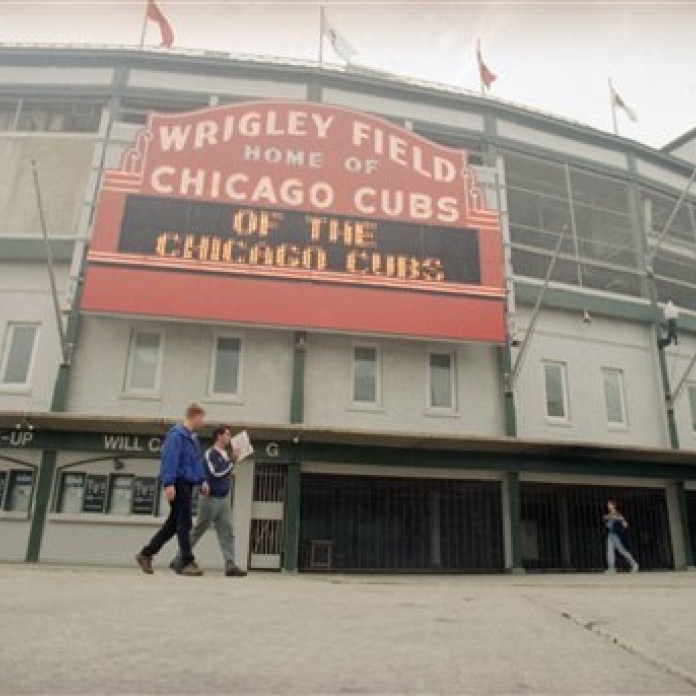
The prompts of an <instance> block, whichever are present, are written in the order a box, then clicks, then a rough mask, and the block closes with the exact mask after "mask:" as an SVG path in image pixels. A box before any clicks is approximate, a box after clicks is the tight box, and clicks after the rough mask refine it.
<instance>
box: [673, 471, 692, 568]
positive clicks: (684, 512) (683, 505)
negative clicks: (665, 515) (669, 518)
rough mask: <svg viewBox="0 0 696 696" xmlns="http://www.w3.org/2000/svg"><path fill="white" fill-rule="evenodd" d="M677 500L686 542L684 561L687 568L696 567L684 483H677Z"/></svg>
mask: <svg viewBox="0 0 696 696" xmlns="http://www.w3.org/2000/svg"><path fill="white" fill-rule="evenodd" d="M676 486H677V500H678V502H679V519H680V521H681V533H682V538H683V540H684V561H685V565H686V567H687V568H693V567H694V566H695V565H696V562H695V560H694V538H693V535H692V533H691V525H690V524H689V501H688V499H687V493H686V486H685V485H684V481H677V482H676Z"/></svg>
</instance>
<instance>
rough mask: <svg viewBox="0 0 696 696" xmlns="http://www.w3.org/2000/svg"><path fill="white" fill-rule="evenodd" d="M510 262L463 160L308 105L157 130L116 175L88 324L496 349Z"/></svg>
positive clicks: (109, 185)
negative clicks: (239, 327) (173, 325)
mask: <svg viewBox="0 0 696 696" xmlns="http://www.w3.org/2000/svg"><path fill="white" fill-rule="evenodd" d="M502 258H503V255H502V244H501V235H500V227H499V220H498V215H497V214H496V213H495V212H493V211H491V210H488V209H487V208H486V206H485V202H484V199H483V196H482V193H481V191H480V190H479V188H478V185H477V182H476V178H475V176H474V173H473V172H472V170H471V169H470V168H469V167H468V164H467V157H466V152H464V151H462V150H453V149H450V148H445V147H441V146H439V145H436V144H434V143H431V142H429V141H427V140H425V139H423V138H421V137H420V136H418V135H415V134H414V133H412V132H410V131H408V130H404V129H402V128H399V127H397V126H395V125H393V124H391V123H388V122H386V121H384V120H382V119H379V118H375V117H374V116H370V115H367V114H364V113H359V112H356V111H351V110H348V109H343V108H337V107H333V106H327V105H320V104H312V103H309V102H270V101H269V102H251V103H242V104H234V105H229V106H223V107H218V108H212V109H205V110H202V111H196V112H192V113H186V114H157V113H153V114H150V116H149V118H148V123H147V126H146V127H145V128H144V129H143V130H141V131H140V132H139V133H138V135H137V137H136V141H135V143H134V145H133V147H131V148H129V149H128V150H127V151H126V152H125V154H124V156H123V161H122V165H121V169H118V170H107V171H106V173H105V177H104V185H103V188H102V191H101V193H100V197H99V201H98V204H97V210H96V215H95V221H94V230H93V235H92V242H91V246H90V253H89V257H88V260H89V265H88V271H87V279H86V285H85V294H84V299H83V307H84V309H85V311H89V312H94V313H118V314H132V315H147V316H158V317H177V318H182V319H189V320H198V321H205V322H225V323H235V324H254V325H260V326H279V327H286V328H297V329H307V330H311V329H315V330H326V331H345V332H357V333H375V334H384V335H405V336H413V337H422V338H435V339H456V340H473V341H495V342H500V341H503V340H504V308H503V303H504V278H503V263H502Z"/></svg>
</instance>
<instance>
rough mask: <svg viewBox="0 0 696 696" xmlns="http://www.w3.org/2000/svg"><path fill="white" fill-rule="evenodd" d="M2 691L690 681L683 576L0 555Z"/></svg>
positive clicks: (693, 657) (612, 685) (694, 613)
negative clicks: (374, 570) (179, 564)
mask: <svg viewBox="0 0 696 696" xmlns="http://www.w3.org/2000/svg"><path fill="white" fill-rule="evenodd" d="M0 590H1V591H0V626H1V628H0V693H2V694H48V693H50V694H53V693H56V694H68V693H70V694H86V693H90V694H92V693H109V694H111V693H123V694H150V693H151V694H247V693H249V694H280V693H282V694H314V693H317V694H319V693H320V694H363V693H364V694H373V693H394V694H412V693H422V694H463V693H471V694H507V693H515V694H525V693H528V694H542V693H544V694H586V693H588V694H589V693H592V694H599V693H604V694H687V693H690V694H696V574H686V573H684V574H648V573H646V574H642V575H637V576H629V575H617V576H614V577H608V576H589V575H588V576H579V575H576V576H525V577H502V576H497V577H490V576H477V577H471V576H465V577H460V576H456V577H455V576H448V577H402V576H396V577H394V576H374V577H370V576H348V577H346V576H329V575H327V576H308V575H278V574H255V575H252V576H250V577H248V578H246V579H242V580H237V579H227V578H224V577H222V576H221V575H219V574H217V573H215V574H214V573H208V574H207V575H206V576H205V577H203V578H183V577H179V576H176V575H174V574H171V573H169V572H162V571H161V572H158V573H157V574H156V575H154V576H145V575H143V574H142V573H140V572H138V571H137V570H136V569H135V568H134V569H132V570H126V569H117V570H114V569H89V568H62V567H48V566H38V567H30V566H24V565H0Z"/></svg>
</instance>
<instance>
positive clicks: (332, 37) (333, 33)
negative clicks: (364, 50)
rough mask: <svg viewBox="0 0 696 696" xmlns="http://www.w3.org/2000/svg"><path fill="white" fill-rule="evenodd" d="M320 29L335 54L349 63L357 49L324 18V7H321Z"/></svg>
mask: <svg viewBox="0 0 696 696" xmlns="http://www.w3.org/2000/svg"><path fill="white" fill-rule="evenodd" d="M321 31H322V33H323V35H324V36H325V37H326V38H327V39H328V40H329V43H330V44H331V46H332V48H333V50H334V51H336V54H337V55H339V56H340V57H341V58H343V60H345V61H346V63H350V61H351V59H352V58H353V56H354V55H357V53H358V52H357V51H356V50H355V49H354V48H353V46H352V45H351V43H350V41H348V39H346V37H345V36H343V34H341V33H340V32H339V31H338V30H337V29H336V27H334V25H333V24H331V22H329V20H328V19H326V14H325V13H324V8H322V22H321Z"/></svg>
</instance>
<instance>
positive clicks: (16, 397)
mask: <svg viewBox="0 0 696 696" xmlns="http://www.w3.org/2000/svg"><path fill="white" fill-rule="evenodd" d="M0 224H2V223H1V222H0ZM68 271H69V269H68V267H67V265H66V264H60V265H56V277H57V281H58V293H59V296H60V297H61V298H64V297H65V294H66V292H67V286H68ZM10 322H28V323H37V324H40V328H39V334H38V339H37V344H36V355H35V359H34V363H33V368H32V371H31V377H30V385H29V387H28V388H23V387H21V388H15V387H3V386H2V385H0V410H2V411H17V412H18V413H24V412H31V411H48V410H49V408H50V404H51V397H52V394H53V385H54V382H55V378H56V373H57V370H58V365H59V364H60V339H59V337H58V330H57V327H56V320H55V313H54V311H53V303H52V299H51V293H50V285H49V278H48V271H47V268H46V264H45V263H29V262H26V263H19V262H9V263H2V262H0V351H2V350H3V348H4V341H5V337H6V334H7V325H8V323H10Z"/></svg>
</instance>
